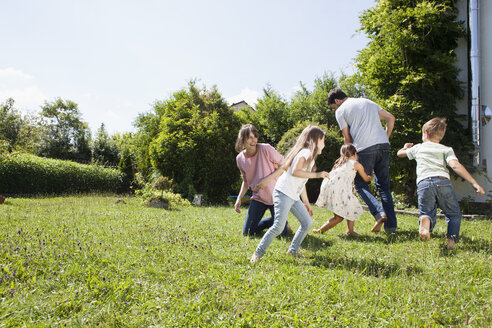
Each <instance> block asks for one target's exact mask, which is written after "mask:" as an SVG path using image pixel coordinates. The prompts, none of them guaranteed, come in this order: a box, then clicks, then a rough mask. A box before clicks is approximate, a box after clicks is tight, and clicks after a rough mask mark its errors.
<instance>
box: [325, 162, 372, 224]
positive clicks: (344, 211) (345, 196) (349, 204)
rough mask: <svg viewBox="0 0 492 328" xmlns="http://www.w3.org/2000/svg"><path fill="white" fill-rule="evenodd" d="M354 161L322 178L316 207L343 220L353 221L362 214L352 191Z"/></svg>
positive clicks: (362, 211) (360, 206) (354, 172)
mask: <svg viewBox="0 0 492 328" xmlns="http://www.w3.org/2000/svg"><path fill="white" fill-rule="evenodd" d="M354 163H355V161H354V160H352V159H349V160H348V162H346V163H344V164H342V165H341V166H339V167H337V168H336V169H335V170H333V171H331V172H330V178H329V179H328V178H324V179H323V182H322V184H321V188H320V192H319V197H318V200H317V201H316V205H318V206H319V207H324V208H327V209H329V210H330V211H332V212H333V213H334V214H336V215H338V216H341V217H342V218H344V219H347V220H350V221H355V220H356V219H357V218H358V217H359V216H361V215H362V213H364V210H363V209H362V205H361V204H360V202H359V200H358V199H357V197H355V195H354V193H353V191H352V184H353V182H354V178H355V174H356V173H357V172H356V171H355V169H354Z"/></svg>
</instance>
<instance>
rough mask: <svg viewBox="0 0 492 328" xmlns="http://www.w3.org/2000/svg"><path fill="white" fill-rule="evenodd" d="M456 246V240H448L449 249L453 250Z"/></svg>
mask: <svg viewBox="0 0 492 328" xmlns="http://www.w3.org/2000/svg"><path fill="white" fill-rule="evenodd" d="M455 245H456V243H455V241H454V239H452V238H448V248H449V249H453V248H454V246H455Z"/></svg>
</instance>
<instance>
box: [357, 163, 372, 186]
mask: <svg viewBox="0 0 492 328" xmlns="http://www.w3.org/2000/svg"><path fill="white" fill-rule="evenodd" d="M354 169H355V170H356V171H357V173H359V174H360V176H361V177H362V179H363V180H364V181H365V182H369V181H371V180H372V174H371V175H367V174H366V171H365V170H364V166H362V164H361V163H359V162H355V163H354Z"/></svg>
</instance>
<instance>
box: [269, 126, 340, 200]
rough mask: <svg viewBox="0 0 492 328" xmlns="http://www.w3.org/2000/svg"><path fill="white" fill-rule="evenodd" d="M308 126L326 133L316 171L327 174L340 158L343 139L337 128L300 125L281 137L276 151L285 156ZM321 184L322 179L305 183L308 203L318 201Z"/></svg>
mask: <svg viewBox="0 0 492 328" xmlns="http://www.w3.org/2000/svg"><path fill="white" fill-rule="evenodd" d="M309 124H314V125H317V126H319V127H320V128H321V129H323V131H325V132H326V136H325V148H324V149H323V152H322V153H321V155H319V156H318V158H317V159H316V167H317V169H316V170H317V171H327V172H329V171H330V170H331V168H332V167H333V164H334V163H335V161H336V159H337V158H338V157H340V147H341V146H342V145H343V137H342V135H341V133H340V131H339V130H338V127H330V128H329V127H327V126H326V125H319V124H316V123H310V122H303V123H300V124H298V125H297V126H295V127H293V128H292V129H290V130H289V131H287V132H286V133H285V134H284V135H283V136H282V139H281V140H280V142H279V143H278V146H277V150H278V152H279V153H281V154H284V155H286V154H287V152H288V151H289V150H290V149H291V148H292V147H293V146H294V144H295V143H296V140H297V137H298V136H299V135H300V134H301V132H302V130H303V129H304V128H305V127H306V126H308V125H309ZM321 182H322V179H309V181H308V182H307V184H306V191H307V194H308V197H309V201H310V202H315V201H316V199H318V195H319V188H320V187H321Z"/></svg>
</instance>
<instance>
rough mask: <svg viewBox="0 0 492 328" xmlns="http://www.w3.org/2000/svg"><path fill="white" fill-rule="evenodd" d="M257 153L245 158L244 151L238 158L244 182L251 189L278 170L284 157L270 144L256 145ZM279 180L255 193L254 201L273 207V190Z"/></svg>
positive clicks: (238, 165)
mask: <svg viewBox="0 0 492 328" xmlns="http://www.w3.org/2000/svg"><path fill="white" fill-rule="evenodd" d="M256 148H257V152H256V154H255V155H254V156H251V157H246V156H244V151H242V152H240V153H239V154H238V155H237V157H236V163H237V167H238V168H239V171H241V175H242V176H243V181H244V182H245V183H247V184H248V185H249V187H250V188H253V187H254V186H256V185H257V184H258V183H259V182H260V181H261V180H262V179H263V178H265V177H267V176H269V175H270V174H272V173H273V172H275V171H276V170H277V166H276V164H277V165H279V166H280V165H282V163H283V162H284V157H283V156H282V155H280V154H279V152H278V151H277V150H276V149H275V148H273V147H272V146H270V145H269V144H264V143H260V144H257V145H256ZM276 182H277V179H273V180H271V181H270V183H269V184H268V185H267V186H266V187H265V188H262V189H260V190H259V191H258V192H257V193H256V192H253V196H252V197H251V198H252V199H254V200H257V201H259V202H262V203H264V204H266V205H273V197H272V194H273V189H274V188H275V183H276Z"/></svg>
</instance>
